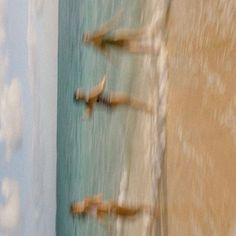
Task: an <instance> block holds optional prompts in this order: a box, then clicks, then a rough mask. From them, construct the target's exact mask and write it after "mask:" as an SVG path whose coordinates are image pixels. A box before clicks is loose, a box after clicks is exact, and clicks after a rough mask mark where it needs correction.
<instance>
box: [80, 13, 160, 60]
mask: <svg viewBox="0 0 236 236" xmlns="http://www.w3.org/2000/svg"><path fill="white" fill-rule="evenodd" d="M120 17H121V14H117V15H116V16H115V17H113V18H112V19H111V20H110V21H108V22H106V23H105V24H104V25H103V26H101V27H100V28H99V29H98V30H96V31H95V32H93V33H85V34H84V36H83V42H84V43H90V44H92V45H93V46H94V47H95V48H96V49H98V50H100V51H101V52H102V53H104V54H105V55H106V56H109V52H110V48H117V49H123V50H126V51H128V52H131V53H152V54H155V53H158V52H159V49H158V50H156V49H154V47H153V46H152V45H146V44H145V43H144V41H143V39H144V38H145V37H147V30H145V29H138V30H115V31H114V32H113V33H112V29H113V28H114V26H115V25H116V23H117V21H118V19H119V18H120Z"/></svg>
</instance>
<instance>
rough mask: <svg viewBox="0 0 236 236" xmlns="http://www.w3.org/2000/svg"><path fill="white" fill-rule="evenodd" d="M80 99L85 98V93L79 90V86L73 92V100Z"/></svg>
mask: <svg viewBox="0 0 236 236" xmlns="http://www.w3.org/2000/svg"><path fill="white" fill-rule="evenodd" d="M82 100H86V94H85V92H84V91H83V90H81V89H80V88H77V89H76V91H75V93H74V101H77V102H78V101H82Z"/></svg>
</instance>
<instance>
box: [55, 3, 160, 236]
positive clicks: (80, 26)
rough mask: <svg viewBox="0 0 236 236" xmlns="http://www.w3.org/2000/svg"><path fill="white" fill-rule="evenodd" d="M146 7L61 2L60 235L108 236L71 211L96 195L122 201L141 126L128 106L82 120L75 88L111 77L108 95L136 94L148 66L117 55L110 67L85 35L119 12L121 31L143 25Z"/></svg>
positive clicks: (97, 112) (134, 58)
mask: <svg viewBox="0 0 236 236" xmlns="http://www.w3.org/2000/svg"><path fill="white" fill-rule="evenodd" d="M142 9H143V2H142V1H141V0H135V1H133V0H119V1H118V0H86V1H82V0H61V1H59V48H58V52H59V55H58V58H59V64H58V133H57V136H58V139H57V145H58V159H57V228H56V230H57V235H62V236H65V235H88V236H91V235H106V232H105V231H104V229H103V228H102V227H101V226H100V225H98V224H97V222H96V221H95V220H93V219H73V218H72V216H71V215H70V213H69V207H70V204H71V202H73V201H75V200H82V199H83V198H84V197H85V196H88V195H93V194H97V193H103V196H104V198H105V199H117V198H118V196H119V191H120V181H121V178H122V171H123V167H124V166H125V165H126V166H127V163H129V161H130V158H131V156H132V155H131V150H130V146H131V139H130V137H131V136H132V132H134V129H135V127H136V126H135V124H136V115H135V114H134V113H132V112H131V114H130V111H129V110H128V109H126V108H121V109H119V110H116V111H114V112H113V113H111V112H110V111H108V110H106V109H102V107H96V109H95V111H94V114H93V116H92V118H91V119H89V120H82V119H81V118H82V116H83V111H84V106H83V104H80V105H78V104H75V103H73V94H74V91H75V89H76V88H77V87H82V88H84V89H86V90H88V89H89V88H91V87H93V86H94V85H96V84H97V83H98V82H99V81H100V79H101V77H102V76H103V75H104V74H106V75H107V76H108V82H107V86H106V91H112V90H114V91H121V92H127V93H135V91H136V90H138V87H139V82H140V79H138V75H137V74H138V73H139V72H140V70H142V67H143V66H145V65H144V64H143V61H142V60H143V59H142V56H140V55H138V56H137V55H128V54H126V53H125V52H117V51H114V52H113V53H112V55H113V59H114V62H113V63H110V62H109V61H108V60H107V59H106V58H105V57H104V56H103V55H101V54H99V53H98V52H97V51H96V50H95V49H93V48H92V47H90V46H85V45H84V44H82V42H81V39H82V35H83V33H84V32H87V31H92V30H95V29H96V28H97V27H98V26H100V25H101V24H102V23H103V22H105V21H107V20H109V19H111V18H112V16H114V15H115V14H116V13H117V12H118V11H120V10H122V11H123V16H122V19H121V23H120V26H121V27H122V26H125V27H126V28H134V27H138V26H139V25H140V19H141V15H142ZM138 66H139V68H138ZM140 66H141V68H140ZM154 77H155V76H154ZM155 86H156V87H157V82H156V84H154V87H155ZM139 90H140V89H139Z"/></svg>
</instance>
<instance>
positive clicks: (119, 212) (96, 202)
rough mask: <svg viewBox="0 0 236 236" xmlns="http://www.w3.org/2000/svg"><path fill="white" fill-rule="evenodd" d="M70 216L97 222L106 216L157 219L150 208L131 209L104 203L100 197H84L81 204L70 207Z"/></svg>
mask: <svg viewBox="0 0 236 236" xmlns="http://www.w3.org/2000/svg"><path fill="white" fill-rule="evenodd" d="M70 211H71V214H72V215H74V216H78V217H81V216H83V217H86V216H92V217H95V218H96V219H98V220H101V219H103V218H104V217H106V216H113V217H117V218H122V219H127V218H133V217H136V216H139V215H141V214H143V213H145V212H146V213H148V214H150V215H151V216H152V217H158V214H157V212H156V211H152V209H151V208H150V207H146V206H136V207H131V206H128V205H122V204H119V203H118V202H115V201H109V202H104V201H103V200H102V197H101V195H97V196H93V197H86V198H85V199H84V200H83V201H82V202H75V203H72V204H71V207H70Z"/></svg>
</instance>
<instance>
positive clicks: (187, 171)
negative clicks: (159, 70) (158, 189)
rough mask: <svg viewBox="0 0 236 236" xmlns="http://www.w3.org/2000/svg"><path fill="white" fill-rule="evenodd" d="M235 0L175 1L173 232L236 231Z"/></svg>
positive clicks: (170, 126)
mask: <svg viewBox="0 0 236 236" xmlns="http://www.w3.org/2000/svg"><path fill="white" fill-rule="evenodd" d="M235 22H236V1H235V0H229V1H223V0H217V1H215V0H210V1H205V0H199V1H189V0H179V1H177V0H173V1H172V6H171V11H170V18H169V26H168V32H169V39H168V57H169V97H168V119H167V134H168V135H167V186H168V194H167V196H168V235H169V236H171V235H173V236H176V235H181V236H189V235H197V236H201V235H204V236H209V235H214V236H217V235H219V236H220V235H229V236H233V235H236V211H235V209H236V201H235V199H236V145H235V144H236V93H235V92H236V78H235V75H236V28H235Z"/></svg>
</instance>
